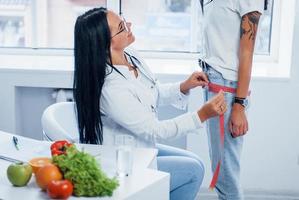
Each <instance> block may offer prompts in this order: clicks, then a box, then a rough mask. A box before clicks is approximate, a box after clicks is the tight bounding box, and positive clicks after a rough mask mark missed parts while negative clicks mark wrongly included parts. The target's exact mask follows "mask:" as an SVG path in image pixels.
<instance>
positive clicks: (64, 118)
mask: <svg viewBox="0 0 299 200" xmlns="http://www.w3.org/2000/svg"><path fill="white" fill-rule="evenodd" d="M75 109H76V108H75V103H74V102H60V103H55V104H52V105H50V106H49V107H47V108H46V110H45V111H44V113H43V115H42V118H41V123H42V128H43V138H44V140H48V141H55V140H68V141H70V142H79V130H78V126H77V124H78V123H77V117H76V112H75Z"/></svg>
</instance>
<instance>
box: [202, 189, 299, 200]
mask: <svg viewBox="0 0 299 200" xmlns="http://www.w3.org/2000/svg"><path fill="white" fill-rule="evenodd" d="M196 200H218V198H217V195H216V193H215V192H211V191H208V190H201V191H200V192H199V193H198V196H197V198H196ZM244 200H299V191H298V193H293V192H274V193H273V192H263V191H245V192H244Z"/></svg>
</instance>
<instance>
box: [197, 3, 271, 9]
mask: <svg viewBox="0 0 299 200" xmlns="http://www.w3.org/2000/svg"><path fill="white" fill-rule="evenodd" d="M212 1H213V0H210V1H209V2H208V3H210V2H212ZM268 3H269V1H268V0H265V1H264V10H267V9H268ZM200 5H201V9H202V11H203V7H204V0H200Z"/></svg>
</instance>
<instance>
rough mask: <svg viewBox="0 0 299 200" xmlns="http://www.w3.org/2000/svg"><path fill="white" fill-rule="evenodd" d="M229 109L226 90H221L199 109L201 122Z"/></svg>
mask: <svg viewBox="0 0 299 200" xmlns="http://www.w3.org/2000/svg"><path fill="white" fill-rule="evenodd" d="M226 110H227V104H226V102H225V98H224V92H223V91H220V92H219V93H218V94H217V95H216V96H214V97H213V98H212V99H210V100H209V101H208V102H206V103H205V104H204V105H203V106H202V107H201V108H200V109H199V110H198V111H197V114H198V116H199V118H200V120H201V122H204V121H206V120H207V119H209V118H211V117H215V116H218V115H222V114H224V113H225V112H226Z"/></svg>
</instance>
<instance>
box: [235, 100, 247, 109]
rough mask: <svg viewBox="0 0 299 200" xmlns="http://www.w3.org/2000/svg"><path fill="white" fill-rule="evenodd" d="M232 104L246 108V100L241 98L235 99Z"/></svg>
mask: <svg viewBox="0 0 299 200" xmlns="http://www.w3.org/2000/svg"><path fill="white" fill-rule="evenodd" d="M234 103H238V104H240V105H241V106H243V107H244V108H246V107H247V106H248V99H246V98H241V97H235V99H234Z"/></svg>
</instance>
